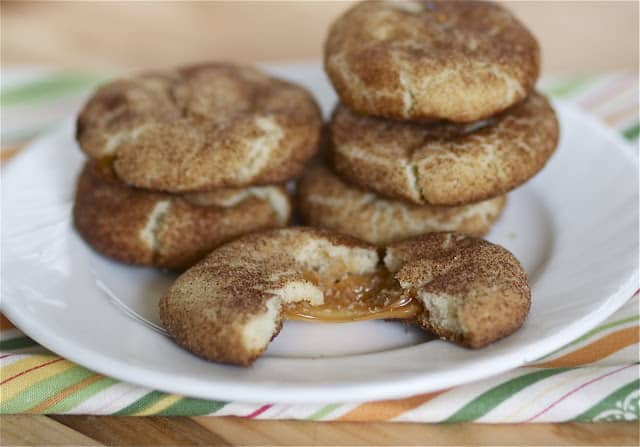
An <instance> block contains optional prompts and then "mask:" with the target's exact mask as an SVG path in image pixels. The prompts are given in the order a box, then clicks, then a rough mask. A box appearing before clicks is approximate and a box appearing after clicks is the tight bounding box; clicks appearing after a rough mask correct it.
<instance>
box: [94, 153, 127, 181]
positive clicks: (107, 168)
mask: <svg viewBox="0 0 640 447" xmlns="http://www.w3.org/2000/svg"><path fill="white" fill-rule="evenodd" d="M115 160H116V157H115V155H106V156H104V157H102V158H101V159H99V160H97V161H96V162H95V163H93V173H94V174H95V175H97V176H98V177H100V178H101V179H102V180H104V181H106V182H110V183H122V182H121V181H120V179H119V178H118V176H117V175H116V171H115V169H113V162H114V161H115Z"/></svg>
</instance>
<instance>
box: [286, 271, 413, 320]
mask: <svg viewBox="0 0 640 447" xmlns="http://www.w3.org/2000/svg"><path fill="white" fill-rule="evenodd" d="M304 278H305V279H306V280H308V281H310V282H312V283H313V284H315V285H317V286H318V287H320V288H321V289H322V290H323V293H324V304H322V305H320V306H312V305H311V304H310V303H309V302H307V301H301V302H298V303H292V304H289V305H288V306H287V309H286V310H285V316H286V318H287V319H288V320H307V321H308V320H312V321H318V322H325V323H340V322H349V321H362V320H382V319H411V318H413V317H414V316H415V315H416V314H417V313H418V312H419V311H420V305H419V304H418V302H417V301H416V300H415V299H413V297H411V296H409V295H407V294H406V292H405V293H403V291H402V290H401V289H400V286H399V285H398V283H397V281H396V280H395V279H394V278H393V276H392V275H391V274H389V273H388V272H386V271H377V272H375V273H373V274H368V275H349V276H346V277H345V278H342V279H340V280H337V281H331V280H328V279H326V278H322V277H320V276H319V275H317V274H316V273H313V272H305V273H304Z"/></svg>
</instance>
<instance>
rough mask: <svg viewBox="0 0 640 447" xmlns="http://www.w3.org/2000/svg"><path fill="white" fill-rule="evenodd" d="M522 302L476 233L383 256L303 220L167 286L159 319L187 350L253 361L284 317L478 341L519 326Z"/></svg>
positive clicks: (419, 241) (511, 267) (223, 252)
mask: <svg viewBox="0 0 640 447" xmlns="http://www.w3.org/2000/svg"><path fill="white" fill-rule="evenodd" d="M283 247H286V250H283ZM529 304H530V291H529V287H528V285H527V276H526V274H525V273H524V271H523V270H522V267H521V266H520V264H519V263H518V261H517V260H516V259H515V258H514V257H513V255H511V253H509V252H508V251H507V250H505V249H504V248H502V247H499V246H497V245H494V244H491V243H489V242H486V241H483V240H481V239H475V238H470V237H466V236H463V235H460V234H457V233H431V234H428V235H424V236H421V237H419V238H416V239H411V240H409V241H406V242H401V243H398V244H394V245H391V246H390V247H389V248H388V249H387V253H386V255H384V256H383V257H381V256H380V255H379V254H378V251H377V249H376V247H375V246H373V245H369V244H366V243H364V242H361V241H359V240H357V239H352V238H350V237H346V236H341V235H339V234H337V233H332V232H329V231H324V230H318V229H310V228H303V227H298V228H287V229H279V230H271V231H266V232H261V233H254V234H251V235H248V236H244V237H241V238H239V239H236V240H235V241H233V242H230V243H228V244H225V245H223V246H222V247H220V248H218V249H216V250H214V251H213V252H212V253H211V254H210V255H209V256H207V257H206V258H205V259H203V260H202V261H201V262H199V263H198V264H196V265H195V266H194V267H192V268H191V269H189V270H187V271H186V272H185V273H183V274H182V275H181V276H180V277H179V278H178V279H177V280H176V281H175V283H174V284H173V285H172V286H171V287H170V288H169V290H168V291H167V292H166V294H165V295H164V296H163V297H162V299H161V300H160V318H161V320H162V323H163V324H164V326H165V328H166V330H167V332H168V334H169V335H170V336H171V337H172V338H173V339H174V340H175V341H176V342H177V343H178V344H179V345H181V346H182V347H184V348H186V349H188V350H189V351H191V352H193V353H195V354H197V355H199V356H201V357H204V358H206V359H209V360H213V361H218V362H224V363H231V364H236V365H242V366H248V365H251V364H252V363H253V362H254V361H255V359H256V358H257V357H259V356H260V355H262V353H264V351H265V350H266V349H267V346H268V344H269V342H270V341H271V340H272V339H273V338H274V337H275V336H276V335H278V333H279V332H280V329H281V328H282V324H283V321H284V320H285V319H311V320H316V321H322V322H324V321H327V322H334V321H343V322H344V321H357V320H361V319H371V318H379V319H385V320H389V319H398V320H404V321H406V322H410V323H414V324H417V325H418V326H420V327H422V328H425V329H428V330H430V331H432V332H434V333H435V334H437V335H438V336H440V337H442V338H444V339H447V340H451V341H454V342H456V343H459V344H462V345H464V346H468V347H472V348H478V347H481V346H484V345H486V344H488V343H491V342H493V341H495V340H497V339H499V338H501V337H504V336H506V335H508V334H510V333H512V332H513V331H515V330H516V329H517V328H519V327H520V326H521V325H522V323H523V321H524V319H525V317H526V315H527V313H528V311H529ZM328 330H330V328H328Z"/></svg>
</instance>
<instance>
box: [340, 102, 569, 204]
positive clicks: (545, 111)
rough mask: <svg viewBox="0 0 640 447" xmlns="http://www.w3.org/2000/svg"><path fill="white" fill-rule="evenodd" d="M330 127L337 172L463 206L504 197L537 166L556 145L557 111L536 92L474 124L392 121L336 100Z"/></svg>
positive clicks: (384, 190) (407, 195) (387, 191)
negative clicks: (360, 113)
mask: <svg viewBox="0 0 640 447" xmlns="http://www.w3.org/2000/svg"><path fill="white" fill-rule="evenodd" d="M330 127H331V143H332V144H331V145H330V159H331V162H332V164H333V167H334V169H335V170H336V172H337V173H338V174H340V175H341V176H342V177H344V178H346V179H347V180H349V181H350V182H353V183H356V184H358V185H359V186H361V187H362V188H365V189H369V190H372V191H374V192H376V193H378V194H380V195H382V196H386V197H391V198H397V199H402V200H406V201H409V202H412V203H416V204H426V203H429V204H432V205H460V204H466V203H471V202H477V201H480V200H485V199H489V198H492V197H497V196H500V195H503V194H505V193H506V192H508V191H510V190H512V189H513V188H515V187H517V186H519V185H521V184H522V183H524V182H525V181H527V180H528V179H529V178H531V177H532V176H533V175H535V174H536V173H537V172H538V171H540V170H541V169H542V168H543V167H544V165H545V163H546V162H547V160H548V159H549V158H550V157H551V155H552V154H553V152H554V151H555V148H556V145H557V143H558V121H557V119H556V115H555V112H554V111H553V109H552V108H551V106H550V105H549V103H548V101H547V100H546V99H545V98H544V96H542V95H540V94H538V93H532V94H531V95H529V96H528V97H527V99H526V100H525V101H523V102H521V103H519V104H517V105H515V106H514V107H512V108H510V109H508V110H506V111H504V112H502V113H500V114H498V115H496V116H493V117H491V118H489V119H487V120H485V121H482V122H476V123H472V124H455V123H447V122H441V123H429V124H425V123H421V124H419V123H410V122H400V121H391V120H385V119H379V118H373V117H369V116H364V115H359V114H357V113H355V112H353V111H351V110H350V109H348V108H347V107H345V106H344V105H339V106H338V108H337V109H336V111H335V112H334V114H333V118H332V121H331V125H330Z"/></svg>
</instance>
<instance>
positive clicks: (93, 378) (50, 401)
mask: <svg viewBox="0 0 640 447" xmlns="http://www.w3.org/2000/svg"><path fill="white" fill-rule="evenodd" d="M102 379H104V376H101V375H100V374H94V375H92V376H90V377H87V378H86V379H84V380H83V381H81V382H79V383H76V384H75V385H73V386H70V387H69V388H67V389H64V390H62V391H60V392H59V393H56V394H55V395H53V396H52V397H51V398H49V399H47V400H45V401H44V402H41V403H40V404H38V405H36V406H35V407H33V408H31V409H30V410H29V411H27V413H32V414H37V413H43V412H44V411H45V410H46V409H47V408H50V407H52V406H53V405H55V404H57V403H58V402H61V401H62V400H63V399H65V398H67V397H68V396H70V395H71V394H73V393H76V392H78V391H79V390H80V389H82V388H85V387H87V386H89V385H91V384H92V383H94V382H97V381H98V380H102Z"/></svg>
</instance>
